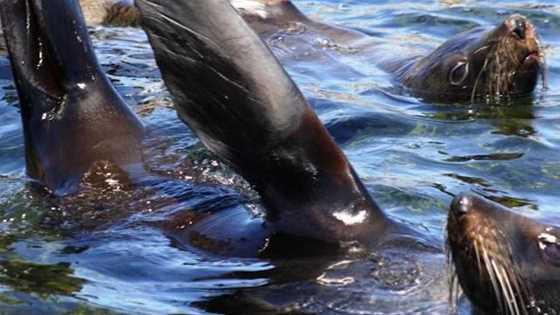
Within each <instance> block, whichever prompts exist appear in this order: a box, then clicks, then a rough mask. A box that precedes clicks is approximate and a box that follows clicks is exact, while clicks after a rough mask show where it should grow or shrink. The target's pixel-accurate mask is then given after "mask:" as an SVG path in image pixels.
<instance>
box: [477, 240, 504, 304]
mask: <svg viewBox="0 0 560 315" xmlns="http://www.w3.org/2000/svg"><path fill="white" fill-rule="evenodd" d="M482 257H483V259H484V267H485V268H486V273H488V276H489V277H490V282H491V283H492V289H493V290H494V294H495V295H496V300H497V301H498V307H499V309H500V312H502V313H503V311H504V306H503V301H502V295H501V294H500V287H499V286H498V281H497V280H496V276H495V274H494V270H493V269H492V268H491V267H492V263H491V260H490V257H488V252H487V251H486V248H484V247H483V248H482Z"/></svg>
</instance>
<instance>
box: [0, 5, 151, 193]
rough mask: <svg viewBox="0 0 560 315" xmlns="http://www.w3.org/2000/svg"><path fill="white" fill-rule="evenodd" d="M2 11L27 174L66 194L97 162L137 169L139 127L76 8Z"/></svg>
mask: <svg viewBox="0 0 560 315" xmlns="http://www.w3.org/2000/svg"><path fill="white" fill-rule="evenodd" d="M0 11H1V16H2V23H3V29H4V35H5V39H6V42H7V45H8V51H9V54H10V59H11V64H12V70H13V73H14V78H15V81H16V86H17V90H18V95H19V99H20V107H21V117H22V121H23V131H24V137H25V150H26V160H27V173H28V175H29V176H31V177H32V178H34V179H37V180H38V181H40V182H41V183H42V184H44V185H46V186H47V187H48V188H50V189H51V190H53V191H54V192H55V193H57V194H65V193H68V192H72V191H75V190H76V189H77V186H78V184H79V180H80V178H81V177H82V175H83V174H84V172H86V171H87V170H88V169H89V168H90V166H91V165H92V164H93V163H94V162H95V161H98V160H111V161H113V162H115V163H117V164H119V165H122V166H124V165H133V164H136V163H139V162H140V161H141V155H140V142H141V140H142V135H143V127H142V124H141V123H140V121H139V120H138V119H137V117H136V115H135V114H134V113H133V112H132V111H131V110H130V109H129V108H128V107H127V106H126V104H125V103H124V101H123V100H122V99H121V98H120V96H119V95H118V94H117V93H116V91H115V90H114V88H113V87H112V85H111V83H110V82H109V81H108V79H107V77H106V76H105V75H104V73H103V72H102V71H101V69H100V67H99V65H98V63H97V60H96V58H95V54H94V51H93V47H92V45H91V42H90V39H89V36H88V32H87V28H86V26H85V22H84V19H83V17H82V14H81V10H80V6H79V2H78V1H77V0H57V1H51V0H43V1H41V0H6V1H3V2H2V5H1V6H0Z"/></svg>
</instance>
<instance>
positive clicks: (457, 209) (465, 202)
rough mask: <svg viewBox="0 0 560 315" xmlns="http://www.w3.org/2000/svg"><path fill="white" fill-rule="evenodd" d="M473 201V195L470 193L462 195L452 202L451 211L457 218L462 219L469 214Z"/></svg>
mask: <svg viewBox="0 0 560 315" xmlns="http://www.w3.org/2000/svg"><path fill="white" fill-rule="evenodd" d="M473 199H474V197H473V195H471V194H468V193H461V194H459V195H457V196H456V197H455V198H453V201H452V202H451V207H450V210H451V212H452V214H453V215H455V216H456V217H461V216H463V215H465V214H467V213H468V212H469V211H470V210H471V208H472V206H473V202H474V200H473Z"/></svg>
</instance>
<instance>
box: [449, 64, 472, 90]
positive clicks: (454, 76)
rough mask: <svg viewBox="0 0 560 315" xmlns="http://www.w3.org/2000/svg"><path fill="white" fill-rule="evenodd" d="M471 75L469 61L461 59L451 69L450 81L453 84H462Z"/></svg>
mask: <svg viewBox="0 0 560 315" xmlns="http://www.w3.org/2000/svg"><path fill="white" fill-rule="evenodd" d="M468 75H469V63H468V62H466V61H459V62H458V63H457V64H456V65H455V66H453V68H451V71H449V83H451V85H461V84H463V82H465V80H466V79H467V76H468Z"/></svg>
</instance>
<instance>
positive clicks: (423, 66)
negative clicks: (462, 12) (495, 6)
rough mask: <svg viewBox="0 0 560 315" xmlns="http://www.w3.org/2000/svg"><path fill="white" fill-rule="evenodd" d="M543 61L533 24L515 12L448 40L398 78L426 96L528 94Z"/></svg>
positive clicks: (459, 98)
mask: <svg viewBox="0 0 560 315" xmlns="http://www.w3.org/2000/svg"><path fill="white" fill-rule="evenodd" d="M543 65H544V54H543V51H542V49H541V47H540V45H539V40H538V37H537V32H536V28H535V26H534V25H533V24H531V22H529V20H528V19H527V18H525V17H524V16H521V15H518V14H515V15H511V16H510V17H508V18H507V19H505V21H504V22H503V23H501V24H500V25H498V26H497V27H495V28H493V29H486V28H482V27H481V28H475V29H472V30H470V31H467V32H464V33H461V34H458V35H457V36H455V37H453V38H451V39H449V40H448V41H447V42H445V43H444V44H442V45H441V46H440V47H438V48H437V49H436V50H435V51H434V52H432V53H431V54H429V55H428V56H426V57H424V58H421V59H420V60H419V61H418V62H417V63H415V64H414V65H413V66H412V67H411V68H410V69H409V70H408V71H407V72H406V73H405V74H404V76H403V80H404V83H405V85H407V86H408V87H410V88H412V89H414V90H417V91H419V92H422V91H424V92H422V94H425V96H426V97H429V98H434V97H435V98H438V99H440V98H441V99H445V100H451V101H469V100H470V101H474V99H475V98H493V97H501V96H510V95H520V94H521V95H522V94H528V93H530V92H532V91H533V90H534V89H535V87H536V84H537V81H538V78H539V74H541V73H542V71H543ZM434 87H437V90H435V89H434Z"/></svg>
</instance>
